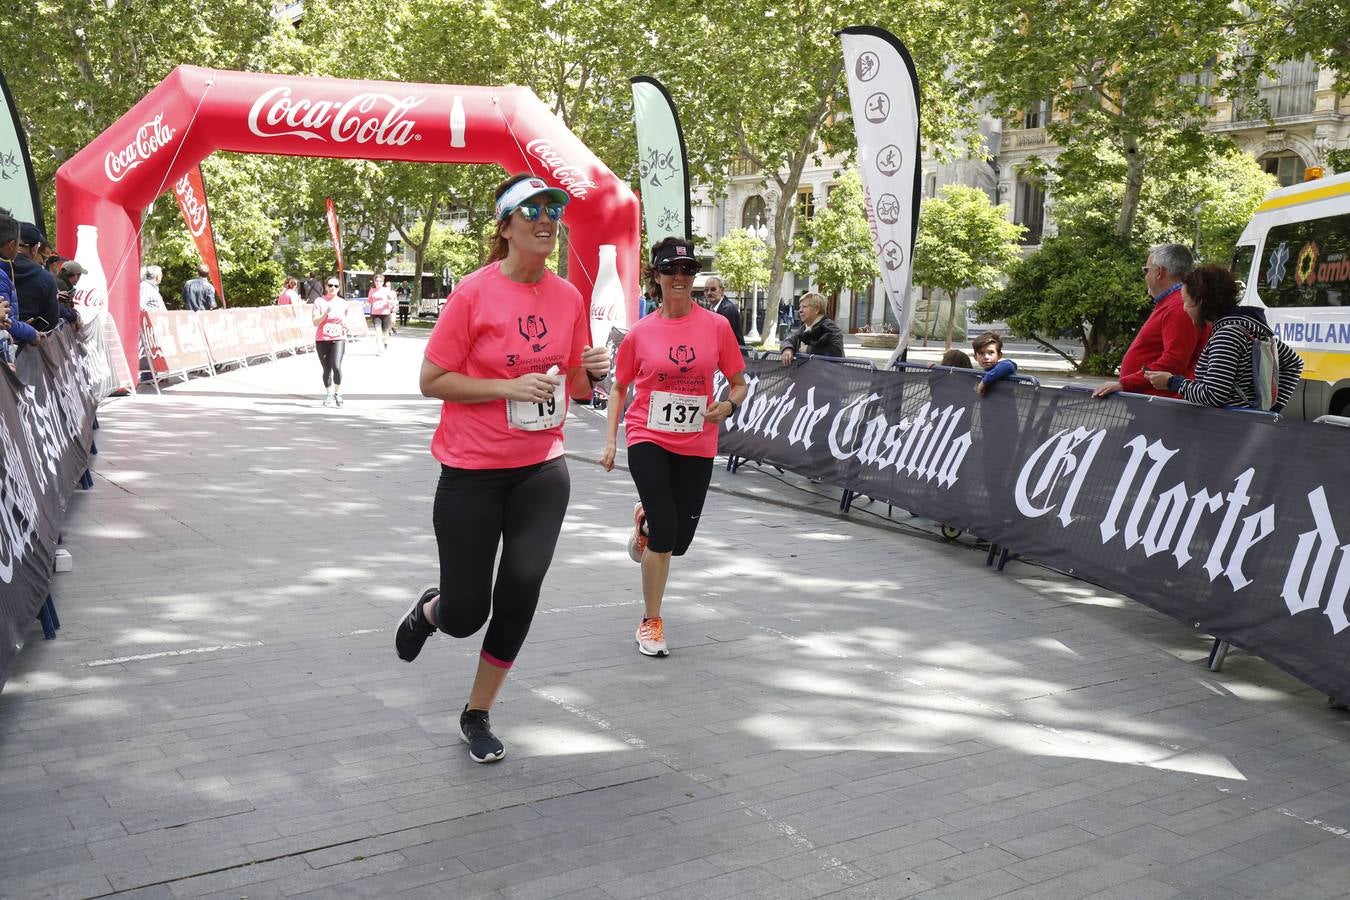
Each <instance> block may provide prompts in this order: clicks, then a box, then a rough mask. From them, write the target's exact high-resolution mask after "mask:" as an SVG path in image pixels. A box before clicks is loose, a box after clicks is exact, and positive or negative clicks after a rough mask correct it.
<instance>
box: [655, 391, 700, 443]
mask: <svg viewBox="0 0 1350 900" xmlns="http://www.w3.org/2000/svg"><path fill="white" fill-rule="evenodd" d="M707 408H708V398H707V397H703V396H697V397H695V396H691V395H689V394H672V393H670V392H669V391H652V396H651V400H650V401H649V403H648V406H647V427H648V428H650V429H652V430H653V431H666V432H670V433H671V434H692V433H694V432H699V431H702V430H703V413H704V412H705V411H706V410H707Z"/></svg>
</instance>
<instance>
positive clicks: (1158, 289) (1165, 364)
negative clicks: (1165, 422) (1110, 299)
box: [1092, 244, 1211, 397]
mask: <svg viewBox="0 0 1350 900" xmlns="http://www.w3.org/2000/svg"><path fill="white" fill-rule="evenodd" d="M1193 268H1195V258H1194V257H1193V256H1192V255H1191V251H1190V250H1189V249H1188V248H1187V247H1186V246H1185V245H1184V244H1159V245H1158V246H1157V247H1154V248H1153V249H1152V250H1150V251H1149V254H1148V262H1146V263H1145V264H1144V283H1145V284H1146V285H1148V292H1149V295H1150V296H1152V297H1153V312H1151V313H1149V316H1148V320H1147V321H1145V322H1144V327H1142V328H1140V329H1139V333H1138V334H1137V335H1135V337H1134V340H1133V341H1132V342H1131V343H1130V349H1128V350H1126V351H1125V358H1124V359H1122V360H1121V361H1120V379H1119V380H1118V381H1108V382H1107V383H1106V384H1103V385H1102V386H1100V387H1099V388H1097V389H1096V390H1095V391H1093V392H1092V396H1094V397H1105V396H1107V395H1108V394H1114V393H1115V392H1116V391H1130V392H1131V393H1135V394H1159V395H1161V396H1164V397H1176V396H1177V394H1175V393H1173V392H1172V391H1167V390H1158V389H1157V388H1155V387H1154V386H1153V385H1152V384H1150V383H1149V380H1148V376H1147V375H1145V374H1144V372H1145V370H1148V371H1152V372H1174V373H1177V374H1180V375H1183V376H1184V377H1186V378H1194V377H1195V362H1196V360H1197V359H1199V357H1200V349H1201V348H1202V347H1204V346H1205V341H1206V340H1208V339H1209V332H1210V328H1211V326H1210V325H1209V324H1208V323H1206V324H1204V325H1196V324H1195V322H1194V321H1193V320H1192V319H1191V317H1190V315H1189V314H1188V313H1187V312H1186V310H1185V309H1184V308H1183V306H1182V303H1181V280H1182V279H1183V278H1185V277H1186V276H1187V275H1188V274H1190V271H1191V269H1193Z"/></svg>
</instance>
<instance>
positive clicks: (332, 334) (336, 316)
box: [314, 297, 347, 344]
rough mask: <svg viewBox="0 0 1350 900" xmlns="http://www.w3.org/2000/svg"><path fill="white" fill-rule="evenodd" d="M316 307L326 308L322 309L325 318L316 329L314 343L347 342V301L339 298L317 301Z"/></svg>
mask: <svg viewBox="0 0 1350 900" xmlns="http://www.w3.org/2000/svg"><path fill="white" fill-rule="evenodd" d="M315 305H316V306H319V307H325V308H324V309H322V312H323V318H322V319H320V320H319V324H318V325H317V326H316V327H315V329H314V342H315V343H316V344H317V343H322V342H323V341H345V340H346V339H347V322H346V319H347V301H346V300H344V299H342V298H341V297H338V298H337V299H336V300H316V301H315Z"/></svg>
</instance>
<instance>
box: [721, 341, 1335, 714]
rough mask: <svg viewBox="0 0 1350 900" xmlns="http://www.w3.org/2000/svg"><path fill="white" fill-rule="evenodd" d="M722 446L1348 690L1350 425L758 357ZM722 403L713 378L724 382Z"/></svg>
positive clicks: (957, 375) (956, 375)
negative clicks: (980, 540)
mask: <svg viewBox="0 0 1350 900" xmlns="http://www.w3.org/2000/svg"><path fill="white" fill-rule="evenodd" d="M746 378H747V381H748V382H749V385H750V394H749V396H748V397H747V399H746V402H745V403H744V404H743V405H742V407H741V409H740V410H739V411H738V412H737V413H736V415H735V416H733V417H732V419H731V420H729V421H728V423H727V424H726V425H724V426H723V431H722V435H721V440H720V443H719V448H718V449H719V451H720V452H722V453H727V454H735V455H737V456H743V457H747V458H749V459H753V460H757V461H760V462H768V463H773V464H775V465H778V466H781V467H782V468H785V469H791V470H792V471H794V472H798V473H800V474H803V475H809V476H812V477H817V478H821V479H824V480H826V481H829V482H831V483H834V484H837V485H840V486H842V487H845V488H849V489H852V490H854V491H857V492H858V493H861V494H865V495H868V496H871V497H875V498H878V499H882V500H886V501H888V502H893V503H895V504H896V505H897V506H900V507H902V508H904V509H906V510H910V511H912V512H915V513H918V514H920V515H923V516H926V517H928V518H932V519H934V520H936V521H939V522H943V523H947V524H950V525H954V526H958V527H960V528H962V529H964V530H967V531H970V532H971V533H973V534H976V535H979V536H981V537H984V538H988V539H989V540H991V541H994V542H996V543H998V544H1002V545H1004V546H1006V547H1009V548H1010V549H1012V550H1014V551H1016V552H1018V553H1021V554H1023V555H1025V556H1027V557H1028V558H1031V559H1035V560H1038V561H1040V562H1043V563H1045V564H1047V565H1050V566H1052V567H1055V568H1058V569H1061V570H1063V571H1065V572H1067V573H1069V574H1071V575H1074V576H1076V577H1078V578H1082V579H1084V580H1086V581H1089V582H1092V583H1094V584H1098V585H1101V586H1102V587H1105V588H1108V589H1110V590H1113V591H1118V592H1119V593H1122V594H1125V595H1126V596H1129V597H1132V598H1133V599H1135V600H1138V601H1140V602H1142V603H1145V604H1147V605H1149V606H1151V607H1153V608H1154V609H1157V610H1159V611H1161V612H1164V613H1166V614H1168V615H1170V616H1172V617H1173V618H1176V619H1178V620H1179V621H1181V622H1184V623H1186V624H1188V625H1191V626H1193V627H1195V628H1197V629H1199V630H1201V631H1203V632H1205V633H1207V634H1212V635H1214V636H1216V637H1221V638H1223V639H1225V640H1227V641H1230V642H1231V643H1233V644H1234V645H1235V646H1238V647H1242V648H1243V649H1246V650H1248V651H1250V652H1252V653H1255V654H1257V655H1258V656H1261V657H1262V658H1264V659H1266V660H1268V661H1270V662H1271V663H1274V664H1275V665H1277V666H1279V667H1280V668H1282V669H1284V670H1285V671H1287V672H1289V673H1291V674H1293V675H1294V676H1295V677H1297V678H1299V679H1301V680H1303V681H1305V682H1306V683H1308V684H1309V685H1312V686H1313V687H1316V688H1318V689H1319V690H1322V691H1325V692H1326V693H1328V694H1330V695H1332V696H1336V697H1339V698H1346V697H1350V628H1348V627H1347V626H1348V625H1350V620H1348V619H1347V608H1346V602H1347V596H1348V595H1350V469H1347V466H1346V459H1347V456H1348V454H1350V430H1348V429H1344V428H1337V427H1334V426H1330V425H1315V424H1312V423H1309V422H1304V421H1299V420H1294V419H1284V418H1278V417H1274V416H1269V415H1265V414H1260V415H1257V414H1249V413H1243V412H1235V411H1228V410H1215V409H1209V408H1206V407H1200V406H1193V405H1190V404H1186V403H1180V402H1177V401H1168V400H1161V399H1155V400H1150V399H1149V398H1146V397H1138V396H1132V395H1131V396H1118V397H1112V398H1108V399H1105V400H1094V399H1092V398H1091V396H1090V395H1089V394H1088V393H1087V392H1085V391H1075V390H1060V389H1053V388H1044V387H1035V386H1032V385H1027V384H1014V383H1009V382H1001V383H998V384H996V385H995V386H994V388H993V389H992V390H991V391H990V392H989V393H988V395H987V396H985V397H984V398H981V397H979V396H978V395H977V394H976V393H975V384H976V382H977V379H976V378H974V377H973V376H972V374H971V373H966V372H959V371H951V370H946V369H935V370H932V371H931V372H894V371H869V370H866V369H862V368H856V367H853V366H850V365H848V364H846V363H833V362H829V361H824V360H808V361H806V362H805V363H803V364H801V365H794V366H793V367H791V368H784V367H783V366H782V365H781V364H780V363H779V362H778V361H777V360H752V361H750V363H749V369H748V370H747V372H746ZM722 390H723V391H725V386H723V388H722Z"/></svg>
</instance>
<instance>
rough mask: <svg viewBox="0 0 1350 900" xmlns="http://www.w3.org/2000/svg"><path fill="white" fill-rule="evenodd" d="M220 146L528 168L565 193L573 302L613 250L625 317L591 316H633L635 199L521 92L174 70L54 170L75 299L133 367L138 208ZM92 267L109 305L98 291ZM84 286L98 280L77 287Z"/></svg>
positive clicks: (595, 313)
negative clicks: (99, 311) (76, 281)
mask: <svg viewBox="0 0 1350 900" xmlns="http://www.w3.org/2000/svg"><path fill="white" fill-rule="evenodd" d="M217 150H228V151H232V152H236V153H269V154H280V155H289V156H320V157H324V156H327V157H342V158H354V159H381V160H400V161H405V162H445V163H496V164H498V165H500V166H501V167H502V168H503V169H505V170H506V171H507V172H508V173H513V172H531V173H533V174H535V175H538V176H540V177H541V178H543V179H544V180H545V181H547V182H548V183H549V184H550V185H554V186H557V187H561V188H562V189H563V190H565V191H567V193H568V194H570V195H571V197H572V202H571V203H570V204H569V205H568V208H567V218H566V220H565V221H566V224H567V229H568V266H567V277H568V279H569V280H570V281H571V282H572V283H573V284H574V285H575V286H576V287H577V289H578V290H580V291H581V294H582V296H583V297H586V298H588V299H589V298H590V297H591V289H592V287H593V286H594V281H595V278H596V272H597V268H598V266H599V256H600V250H599V248H600V246H601V245H602V244H612V245H614V246H615V247H616V250H617V252H616V256H617V260H616V262H617V266H618V274H619V282H620V284H621V285H622V286H623V293H624V298H625V302H624V308H623V309H622V310H614V309H606V310H601V309H592V318H593V319H594V318H597V317H602V318H608V319H611V320H613V321H615V322H616V323H617V324H620V325H623V324H629V323H631V322H633V321H636V318H637V302H638V290H637V285H638V266H639V260H640V255H639V254H640V248H639V246H638V242H639V240H640V237H639V224H638V223H639V220H638V201H637V197H636V196H635V195H634V194H633V192H632V191H631V190H630V189H629V188H628V186H627V185H626V184H624V183H623V182H622V181H620V180H619V179H618V178H617V177H616V176H615V175H614V173H613V172H611V171H610V170H609V168H608V167H606V166H605V164H604V163H602V162H601V161H600V160H599V159H598V158H597V157H596V156H595V154H594V153H592V152H591V151H590V149H589V148H587V147H586V145H585V144H583V143H582V142H581V141H580V140H579V139H578V138H577V137H576V135H574V134H572V132H571V131H569V130H568V129H567V127H566V126H565V125H563V123H562V122H561V120H559V119H558V117H557V116H555V115H554V114H553V112H552V111H551V110H549V109H548V107H546V106H545V105H544V104H543V103H542V102H541V101H540V100H539V98H538V97H536V96H535V95H534V93H533V92H532V91H530V90H529V89H528V88H521V87H514V86H504V87H478V86H463V85H447V84H405V83H400V82H384V81H351V80H346V79H340V78H308V77H295V76H289V75H268V74H260V73H253V72H229V71H220V70H214V69H202V68H197V67H195V66H179V67H178V68H176V69H174V70H173V71H172V72H171V73H169V76H168V77H167V78H165V79H164V81H163V82H162V83H160V85H159V86H158V87H156V88H155V89H154V90H152V91H151V92H150V93H149V94H146V96H145V97H144V98H142V99H141V101H140V102H139V103H137V104H136V105H135V106H133V107H132V108H131V109H130V110H128V111H127V113H126V114H125V115H123V116H122V117H121V118H120V119H118V120H117V121H116V122H114V123H113V124H112V126H111V127H109V128H108V130H107V131H105V132H103V133H102V134H101V135H99V136H98V137H97V138H96V139H94V140H93V141H92V142H90V143H89V145H88V146H86V147H85V148H84V149H82V150H81V151H80V152H79V153H77V154H76V155H75V156H73V157H71V158H70V159H69V160H68V161H67V162H66V163H65V164H64V165H62V166H61V168H60V169H59V170H58V171H57V173H56V218H57V237H58V240H59V245H60V246H61V247H63V248H69V247H75V248H76V254H75V255H76V257H77V258H80V257H84V259H81V262H82V263H84V260H85V259H89V258H91V256H92V257H94V258H95V263H96V264H95V265H94V266H90V265H89V264H88V263H85V266H86V268H89V269H91V270H92V271H91V272H90V275H87V276H85V278H84V279H82V283H81V285H80V288H81V289H82V290H81V291H80V292H79V294H80V295H81V296H80V298H79V299H81V300H83V302H85V303H87V304H89V305H100V304H102V303H105V302H106V303H107V305H108V307H109V310H110V311H111V313H112V316H113V319H114V320H115V321H116V322H117V325H118V330H119V332H120V335H121V340H122V347H123V350H124V352H125V353H126V357H127V362H128V364H129V365H130V366H131V367H132V370H133V371H135V366H136V362H137V358H138V351H137V339H138V334H139V322H140V314H139V285H138V282H139V280H140V268H141V258H140V243H139V240H138V237H139V233H140V226H141V213H142V211H143V210H144V209H145V208H146V207H147V206H149V205H150V203H151V202H152V201H154V199H155V198H156V197H158V196H159V195H160V194H161V193H164V192H165V191H167V190H169V189H170V188H171V187H172V186H173V184H174V183H175V182H176V181H177V180H178V179H179V178H180V177H182V176H183V175H184V174H185V173H187V172H188V171H190V170H191V169H192V168H193V167H195V166H196V165H197V164H198V163H199V162H201V161H202V159H204V158H205V157H207V156H209V155H210V154H211V153H213V152H215V151H217ZM89 226H93V228H92V229H91V228H90V227H89ZM95 229H96V230H95ZM91 244H95V245H96V253H94V252H92V251H93V250H94V248H93V247H91V246H90V245H91ZM67 252H69V251H67ZM100 269H101V274H103V275H104V276H105V277H106V283H107V289H106V297H104V296H102V291H101V290H98V288H99V285H98V284H97V282H98V281H99V280H100V279H99V278H98V275H99V274H100V273H99V272H98V271H97V270H100ZM90 276H93V277H92V278H91V277H90ZM86 280H87V281H91V282H94V283H93V284H91V285H89V286H86V285H85V284H83V281H86Z"/></svg>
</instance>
